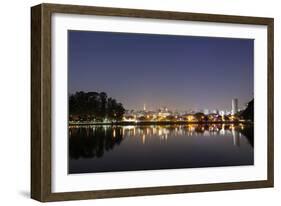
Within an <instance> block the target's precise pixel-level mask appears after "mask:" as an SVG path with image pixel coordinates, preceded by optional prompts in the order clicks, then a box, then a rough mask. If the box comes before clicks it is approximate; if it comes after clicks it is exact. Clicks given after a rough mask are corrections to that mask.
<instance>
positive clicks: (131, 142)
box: [69, 124, 254, 173]
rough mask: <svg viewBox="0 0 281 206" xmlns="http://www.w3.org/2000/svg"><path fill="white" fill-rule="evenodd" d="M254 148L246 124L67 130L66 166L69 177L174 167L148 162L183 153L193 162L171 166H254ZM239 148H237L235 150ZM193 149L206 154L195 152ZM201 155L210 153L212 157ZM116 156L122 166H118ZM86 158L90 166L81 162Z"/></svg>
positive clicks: (249, 129)
mask: <svg viewBox="0 0 281 206" xmlns="http://www.w3.org/2000/svg"><path fill="white" fill-rule="evenodd" d="M228 137H229V138H228ZM140 145H143V146H140ZM230 145H232V147H233V148H231V147H230ZM253 145H254V140H253V126H251V125H244V124H236V125H235V124H188V125H143V126H141V125H139V126H109V125H106V126H105V125H104V126H84V127H81V126H71V127H70V128H69V157H70V161H69V168H70V173H80V172H99V171H123V170H135V169H136V170H138V169H160V168H173V166H169V165H173V164H175V163H173V164H171V163H169V162H166V163H161V164H160V163H159V167H157V166H151V163H147V162H148V161H157V162H161V161H163V159H162V158H166V159H167V158H169V159H173V158H179V156H182V155H191V156H192V157H193V156H194V158H193V159H188V161H186V162H184V161H182V160H181V161H178V160H177V161H178V162H181V164H178V166H177V165H176V164H175V168H179V167H182V166H184V167H201V166H223V165H245V164H253V149H252V148H253ZM240 147H241V150H237V149H234V148H240ZM196 149H197V150H198V149H204V151H203V152H202V153H200V154H199V153H198V151H196ZM154 151H157V152H158V153H157V155H156V154H155V153H154ZM218 152H220V153H221V154H224V156H225V157H224V159H223V158H221V157H217V156H218V154H216V155H215V153H218ZM205 153H206V154H208V153H210V154H209V156H210V158H208V155H207V156H206V155H204V154H205ZM106 154H107V157H106ZM148 154H150V156H149V155H148ZM212 155H214V157H212ZM133 157H134V158H135V159H134V160H132V158H133ZM120 158H122V160H123V161H125V162H122V163H120V166H118V165H117V162H119V161H120ZM147 158H150V159H147ZM186 158H187V157H186ZM188 158H191V157H188ZM216 158H217V159H216ZM87 159H88V160H91V162H85V161H86V160H87ZM95 159H96V160H95ZM98 159H99V160H98ZM134 161H135V162H138V163H139V164H135V162H134ZM196 161H197V162H200V161H202V164H200V163H197V162H196ZM231 161H232V162H231ZM126 162H127V163H126ZM132 164H133V165H134V164H135V166H130V165H132ZM165 165H167V166H165Z"/></svg>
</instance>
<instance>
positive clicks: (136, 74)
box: [68, 31, 254, 111]
mask: <svg viewBox="0 0 281 206" xmlns="http://www.w3.org/2000/svg"><path fill="white" fill-rule="evenodd" d="M253 50H254V40H253V39H234V38H213V37H192V36H175V35H155V34H153V35H151V34H132V33H113V32H93V31H69V32H68V75H69V76H68V77H69V78H68V85H69V93H70V94H73V93H75V92H76V91H85V92H87V91H96V92H102V91H103V92H106V93H107V95H108V96H109V97H112V98H114V99H116V100H117V101H118V102H121V103H122V104H123V106H124V107H125V108H126V109H142V108H143V104H144V103H145V104H146V108H147V109H148V110H154V109H158V108H160V107H163V106H166V107H168V108H169V109H172V110H176V109H177V110H179V111H187V110H190V109H191V110H200V109H210V110H213V109H220V110H231V100H232V99H233V98H238V100H239V107H242V106H244V104H245V103H247V102H248V101H249V100H251V99H252V98H253V86H254V85H253V84H254V83H253V81H254V80H253V78H254V77H253V74H254V65H253V62H254V52H253Z"/></svg>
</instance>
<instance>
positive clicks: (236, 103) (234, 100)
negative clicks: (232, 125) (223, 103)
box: [231, 98, 238, 115]
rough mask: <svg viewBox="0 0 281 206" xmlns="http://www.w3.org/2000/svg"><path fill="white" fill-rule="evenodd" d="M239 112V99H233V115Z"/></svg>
mask: <svg viewBox="0 0 281 206" xmlns="http://www.w3.org/2000/svg"><path fill="white" fill-rule="evenodd" d="M237 112H238V99H236V98H235V99H232V110H231V114H232V115H233V114H236V113H237Z"/></svg>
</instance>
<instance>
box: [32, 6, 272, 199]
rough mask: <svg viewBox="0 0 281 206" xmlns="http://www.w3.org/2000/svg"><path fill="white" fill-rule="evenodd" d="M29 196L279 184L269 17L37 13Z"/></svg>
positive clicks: (75, 9)
mask: <svg viewBox="0 0 281 206" xmlns="http://www.w3.org/2000/svg"><path fill="white" fill-rule="evenodd" d="M31 40H32V41H31V73H32V77H31V79H32V81H31V92H32V95H31V96H32V97H31V104H32V105H31V110H32V113H31V116H32V122H31V124H32V128H31V130H32V131H31V133H32V135H31V144H32V145H31V197H32V198H34V199H36V200H39V201H42V202H46V201H61V200H79V199H91V198H109V197H123V196H137V195H159V194H171V193H187V192H203V191H218V190H233V189H250V188H265V187H273V179H274V178H273V177H274V175H273V174H274V169H273V154H274V150H273V149H274V146H273V19H272V18H262V17H245V16H228V15H214V14H199V13H182V12H170V11H151V10H135V9H121V8H104V7H90V6H74V5H57V4H41V5H37V6H34V7H32V8H31Z"/></svg>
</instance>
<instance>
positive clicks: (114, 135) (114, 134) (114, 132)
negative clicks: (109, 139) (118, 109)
mask: <svg viewBox="0 0 281 206" xmlns="http://www.w3.org/2000/svg"><path fill="white" fill-rule="evenodd" d="M112 135H113V137H114V138H115V137H116V131H115V129H113V134H112Z"/></svg>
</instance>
